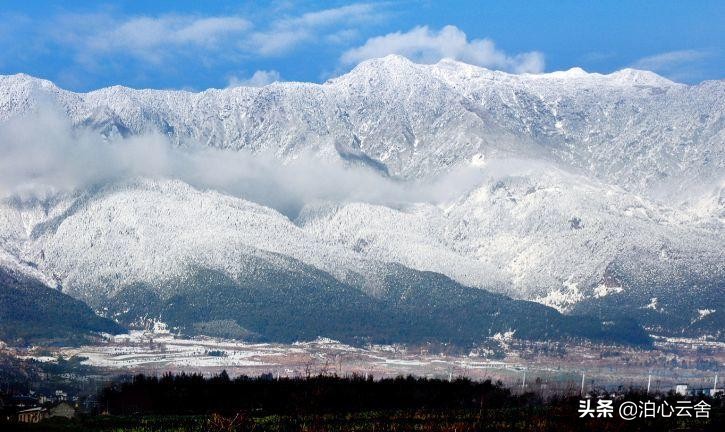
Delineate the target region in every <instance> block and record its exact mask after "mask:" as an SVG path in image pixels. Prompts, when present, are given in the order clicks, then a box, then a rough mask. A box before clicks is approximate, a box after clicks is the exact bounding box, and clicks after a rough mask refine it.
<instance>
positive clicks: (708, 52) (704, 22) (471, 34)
mask: <svg viewBox="0 0 725 432" xmlns="http://www.w3.org/2000/svg"><path fill="white" fill-rule="evenodd" d="M724 24H725V2H724V1H722V0H716V1H693V2H687V1H666V0H661V1H637V2H634V1H633V2H625V1H597V2H594V1H591V2H589V1H564V0H557V1H516V0H508V1H400V2H367V3H366V2H358V3H354V2H319V1H316V2H290V1H272V2H240V1H215V2H211V1H210V2H200V1H153V2H151V1H148V2H147V1H143V2H142V1H117V2H109V3H102V2H87V1H65V2H50V1H47V2H44V1H33V0H24V1H15V0H5V1H3V2H2V3H1V4H0V74H13V73H18V72H24V73H28V74H30V75H34V76H39V77H42V78H47V79H50V80H52V81H55V82H56V83H58V84H59V85H60V86H62V87H65V88H68V89H72V90H79V91H80V90H89V89H94V88H99V87H104V86H108V85H114V84H120V85H126V86H130V87H136V88H142V87H149V88H182V89H192V90H200V89H204V88H209V87H217V88H220V87H227V86H230V85H263V84H265V83H268V82H272V81H275V80H284V81H289V80H294V81H313V82H322V81H325V80H326V79H328V78H330V77H333V76H336V75H339V74H341V73H344V72H346V71H348V70H349V69H351V68H352V67H354V65H355V64H357V63H358V62H360V61H362V60H364V59H366V58H370V57H377V56H383V55H386V54H390V53H398V54H402V55H405V56H407V57H409V58H411V59H412V60H414V61H418V62H435V61H437V60H438V59H440V58H442V57H452V58H456V59H458V60H461V61H465V62H468V63H472V64H477V65H480V66H484V67H488V68H490V69H499V70H506V71H510V72H542V71H554V70H562V69H569V68H571V67H574V66H579V67H582V68H584V69H585V70H587V71H594V72H604V73H607V72H611V71H614V70H618V69H621V68H624V67H636V68H641V69H648V70H653V71H655V72H657V73H659V74H661V75H664V76H667V77H669V78H671V79H673V80H675V81H680V82H687V83H697V82H700V81H702V80H706V79H722V78H724V77H723V71H725V25H724Z"/></svg>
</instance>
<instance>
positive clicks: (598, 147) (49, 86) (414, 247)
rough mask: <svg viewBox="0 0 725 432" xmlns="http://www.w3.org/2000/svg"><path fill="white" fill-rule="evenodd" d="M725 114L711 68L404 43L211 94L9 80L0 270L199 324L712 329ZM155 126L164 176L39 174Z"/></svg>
mask: <svg viewBox="0 0 725 432" xmlns="http://www.w3.org/2000/svg"><path fill="white" fill-rule="evenodd" d="M49 109H50V110H51V111H53V113H55V114H54V116H55V117H53V118H54V120H52V121H48V120H47V119H44V117H43V116H42V115H40V114H39V113H42V112H44V111H47V110H49ZM724 113H725V82H724V81H707V82H703V83H701V84H698V85H694V86H691V85H684V84H679V83H675V82H672V81H669V80H667V79H665V78H662V77H660V76H658V75H656V74H654V73H651V72H646V71H638V70H631V69H625V70H622V71H619V72H615V73H612V74H609V75H601V74H595V73H586V72H584V71H582V70H581V69H571V70H569V71H564V72H553V73H548V74H519V75H513V74H507V73H504V72H497V71H490V70H486V69H483V68H479V67H475V66H471V65H467V64H464V63H460V62H455V61H451V60H443V61H441V62H439V63H437V64H433V65H423V64H415V63H412V62H410V61H408V60H406V59H405V58H402V57H399V56H389V57H385V58H381V59H374V60H370V61H366V62H363V63H361V64H360V65H358V66H357V67H356V68H355V69H353V70H352V71H351V72H349V73H348V74H346V75H343V76H340V77H338V78H334V79H331V80H329V81H328V82H326V83H324V84H312V83H275V84H271V85H268V86H265V87H259V88H252V87H236V88H228V89H221V90H217V89H210V90H206V91H203V92H189V91H171V90H134V89H129V88H125V87H118V86H115V87H110V88H105V89H100V90H96V91H92V92H89V93H74V92H70V91H66V90H63V89H60V88H59V87H57V86H55V85H54V84H53V83H51V82H49V81H45V80H41V79H37V78H33V77H29V76H27V75H13V76H2V77H0V139H2V140H3V141H5V145H7V146H12V147H13V150H12V151H10V152H9V154H11V155H14V156H13V158H9V159H8V161H7V162H6V165H4V166H3V165H2V163H1V162H0V167H3V168H5V170H6V171H9V172H11V173H12V174H9V175H8V174H6V175H5V176H4V177H5V178H3V175H1V174H0V182H2V183H0V184H2V185H4V189H3V190H1V191H2V192H3V199H2V201H1V202H0V267H1V268H3V269H4V270H3V271H5V272H6V273H7V274H14V275H22V277H23V278H30V279H32V280H33V281H35V282H34V283H37V284H42V285H45V286H46V287H50V288H54V289H56V290H58V291H59V292H60V293H62V294H63V295H67V296H71V297H73V298H74V299H77V300H81V301H82V302H84V303H85V304H87V305H88V306H89V307H91V308H92V309H93V310H95V311H96V312H97V313H98V314H100V315H102V316H104V317H106V318H110V319H113V320H115V321H116V322H118V323H120V324H122V325H124V326H133V325H139V323H141V322H142V321H143V320H147V319H161V320H164V321H166V322H169V323H170V324H172V325H174V326H176V327H178V328H179V329H182V330H183V331H185V332H189V333H209V332H214V331H216V332H218V333H220V334H225V335H229V334H233V335H236V336H238V337H241V338H258V339H273V340H296V339H305V338H314V337H316V336H329V337H335V338H338V339H341V340H350V341H354V340H375V341H385V342H420V341H424V340H429V339H438V340H444V341H453V342H460V343H465V344H470V343H475V342H476V341H480V340H481V339H482V338H484V337H488V336H493V335H494V334H496V333H502V332H506V331H514V332H515V334H517V335H519V336H521V337H530V338H535V339H542V338H553V337H581V338H588V339H592V340H611V341H619V342H634V343H643V341H646V339H647V338H646V333H649V334H660V335H685V336H710V337H715V338H722V329H723V323H724V322H725V316H724V315H723V314H725V312H724V311H723V306H724V305H723V295H722V293H723V289H725V265H724V263H725V230H723V224H724V223H725V116H724ZM2 128H4V130H3V129H2ZM18 130H21V131H27V130H30V132H27V133H26V132H22V133H19V132H18ZM63 136H65V138H63ZM89 137H90V138H89ZM149 137H150V138H149ZM134 140H136V141H134ZM139 140H140V141H139ZM150 140H153V141H154V142H155V141H158V140H161V141H163V142H164V143H165V144H164V145H168V147H169V148H170V150H168V152H169V153H168V154H167V153H163V156H164V158H163V161H164V164H162V167H161V168H159V166H158V164H155V163H151V167H150V168H149V167H148V166H146V165H144V166H143V167H142V168H141V169H137V168H134V169H132V170H129V169H127V168H128V166H127V165H124V167H123V168H124V169H122V170H119V169H117V168H108V169H105V168H104V166H105V165H103V164H104V163H106V162H108V160H105V159H103V158H97V157H96V158H93V159H89V160H88V161H86V160H83V162H82V164H80V166H81V168H83V167H84V166H85V165H87V169H86V170H83V169H81V171H88V172H93V173H94V174H93V175H88V176H85V177H83V181H81V182H78V181H69V180H68V177H69V176H70V174H69V173H68V172H65V171H62V170H61V173H62V174H63V175H62V176H55V177H54V176H50V177H49V176H46V175H45V173H46V172H47V171H49V170H51V171H52V170H54V169H56V168H57V166H59V165H63V166H65V165H73V164H74V163H76V162H77V161H74V160H72V159H69V158H67V157H66V158H64V157H63V154H64V153H69V154H71V155H73V158H74V159H78V157H77V155H78V154H80V155H83V154H84V153H79V151H80V152H85V153H89V152H90V153H93V152H96V151H97V149H96V148H99V147H100V148H106V147H108V148H116V147H118V146H121V147H123V146H124V145H125V144H124V143H128V142H134V143H135V144H133V146H134V147H133V148H134V149H135V150H134V151H135V152H136V153H134V156H133V157H131V156H128V155H127V154H126V153H124V152H121V153H113V155H115V156H114V159H113V160H114V161H115V160H117V159H119V155H121V156H120V158H121V159H124V158H131V159H132V160H133V162H132V163H131V165H134V166H136V165H138V160H141V161H145V160H146V159H148V160H152V159H153V157H152V155H153V154H154V153H153V151H152V150H148V154H147V153H145V152H146V150H145V149H146V147H144V146H145V145H146V143H147V142H150ZM40 141H43V142H45V141H47V143H46V144H44V145H45V146H44V147H37V148H36V147H33V146H35V145H36V144H37V143H38V142H40ZM60 141H64V142H65V141H69V142H70V143H67V142H66V143H64V144H62V147H61V144H57V147H61V148H62V149H63V150H62V151H61V152H60V153H61V155H60V156H57V155H56V156H57V157H56V158H55V159H52V158H51V159H50V160H44V157H43V156H42V155H45V154H46V153H45V152H32V151H27V152H25V151H24V149H26V148H31V149H33V148H36V150H37V149H43V150H47V149H48V148H50V149H52V148H53V146H56V143H57V142H60ZM76 143H82V144H83V143H85V144H83V145H81V146H80V147H79V148H80V150H79V148H77V147H74V146H75V145H76ZM0 145H3V143H2V142H0ZM79 145H80V144H79ZM84 146H85V147H84ZM149 146H150V147H149V148H152V147H153V146H152V145H151V144H149ZM164 148H165V147H164ZM39 153H40V154H41V156H39ZM51 153H52V152H51ZM139 153H140V156H139ZM94 154H95V153H94ZM177 155H184V156H183V159H181V160H183V163H181V162H179V160H180V159H178V158H179V156H177ZM18 158H20V159H18ZM33 158H35V159H33ZM237 158H239V159H237ZM46 159H47V158H46ZM81 159H82V157H81ZM98 159H100V162H99V161H98ZM36 160H37V161H38V162H37V163H36V162H35V161H36ZM189 160H193V161H194V162H193V163H192V162H189ZM199 160H203V161H204V162H203V163H200V162H198V161H199ZM258 160H259V161H262V162H253V161H258ZM113 163H116V162H113ZM169 165H171V166H173V168H168V166H169ZM17 166H23V169H22V170H16V171H12V170H13V169H15V167H17ZM106 171H107V172H108V173H110V174H108V173H107V172H106ZM197 171H198V172H197ZM74 176H77V175H75V174H74ZM41 184H42V186H43V187H42V188H41V189H42V193H41V192H38V190H39V189H38V186H39V185H41ZM68 185H70V186H68ZM16 279H17V277H16ZM16 279H13V280H16ZM7 280H9V279H7V278H6V281H5V282H3V283H6V285H8V286H10V283H9V282H7ZM8 313H10V312H8ZM99 319H100V318H99ZM104 325H106V324H104ZM642 328H643V329H644V330H642ZM93 330H95V331H98V329H97V328H94V329H93Z"/></svg>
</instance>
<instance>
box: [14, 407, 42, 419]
mask: <svg viewBox="0 0 725 432" xmlns="http://www.w3.org/2000/svg"><path fill="white" fill-rule="evenodd" d="M45 418H48V410H47V409H46V408H43V407H35V408H29V409H26V410H22V411H20V412H18V422H20V423H40V421H41V420H43V419H45Z"/></svg>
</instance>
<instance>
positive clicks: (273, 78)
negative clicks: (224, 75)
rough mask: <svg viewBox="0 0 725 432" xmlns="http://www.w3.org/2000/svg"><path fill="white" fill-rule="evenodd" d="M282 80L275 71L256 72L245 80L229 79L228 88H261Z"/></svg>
mask: <svg viewBox="0 0 725 432" xmlns="http://www.w3.org/2000/svg"><path fill="white" fill-rule="evenodd" d="M281 80H282V78H281V76H280V74H279V72H277V71H276V70H268V71H266V70H258V71H256V72H254V74H253V75H252V76H251V77H249V78H246V79H240V78H238V77H235V76H233V77H230V78H229V85H228V86H229V87H239V86H245V87H263V86H266V85H268V84H272V83H273V82H277V81H281Z"/></svg>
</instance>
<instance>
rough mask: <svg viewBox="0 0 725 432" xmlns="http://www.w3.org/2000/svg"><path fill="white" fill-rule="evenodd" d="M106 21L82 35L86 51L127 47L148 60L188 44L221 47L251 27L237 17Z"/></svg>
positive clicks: (126, 48)
mask: <svg viewBox="0 0 725 432" xmlns="http://www.w3.org/2000/svg"><path fill="white" fill-rule="evenodd" d="M79 18H81V19H82V18H83V17H79ZM107 21H109V24H110V25H109V27H106V28H103V29H99V28H91V29H89V30H90V31H89V34H87V35H85V37H84V38H83V40H84V42H85V48H86V49H87V50H89V51H91V52H113V51H117V50H125V51H126V52H128V53H131V54H134V55H137V56H141V57H144V58H146V59H153V58H155V57H158V56H159V55H160V54H162V53H164V52H168V50H176V49H178V48H184V47H189V46H197V47H204V48H206V49H211V48H218V47H219V46H220V45H222V44H223V43H224V41H225V40H227V39H228V38H232V37H237V36H239V35H241V34H243V33H245V32H246V31H248V30H249V29H250V27H251V23H250V22H249V21H247V20H246V19H244V18H240V17H234V16H220V17H196V16H182V15H170V16H161V17H147V16H140V17H133V18H129V19H126V20H122V21H112V20H107ZM70 24H71V25H72V24H73V23H70Z"/></svg>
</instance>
